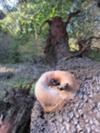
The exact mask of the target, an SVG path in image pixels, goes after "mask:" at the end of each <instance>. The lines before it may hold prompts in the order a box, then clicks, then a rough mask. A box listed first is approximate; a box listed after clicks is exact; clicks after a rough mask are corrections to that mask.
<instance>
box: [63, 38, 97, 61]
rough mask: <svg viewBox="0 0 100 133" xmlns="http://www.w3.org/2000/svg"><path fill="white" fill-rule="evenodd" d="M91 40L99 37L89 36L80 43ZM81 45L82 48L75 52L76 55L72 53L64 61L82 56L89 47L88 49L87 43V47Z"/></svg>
mask: <svg viewBox="0 0 100 133" xmlns="http://www.w3.org/2000/svg"><path fill="white" fill-rule="evenodd" d="M91 39H97V40H98V39H100V37H96V36H91V37H89V38H87V39H86V40H82V42H84V44H85V43H87V42H88V41H90V40H91ZM84 44H82V48H81V50H80V51H78V52H76V53H73V54H72V55H70V56H68V57H65V58H64V60H69V59H71V58H74V57H78V56H80V55H82V54H83V53H84V52H85V51H86V50H87V49H88V48H89V47H90V43H89V42H88V44H87V45H84Z"/></svg>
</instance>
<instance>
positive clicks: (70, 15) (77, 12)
mask: <svg viewBox="0 0 100 133" xmlns="http://www.w3.org/2000/svg"><path fill="white" fill-rule="evenodd" d="M80 12H81V10H77V11H76V12H71V13H69V15H68V18H67V21H66V22H65V26H67V25H68V24H69V23H70V20H71V18H72V17H75V16H76V15H78V14H79V13H80Z"/></svg>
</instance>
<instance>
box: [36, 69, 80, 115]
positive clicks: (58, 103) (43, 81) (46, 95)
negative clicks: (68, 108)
mask: <svg viewBox="0 0 100 133" xmlns="http://www.w3.org/2000/svg"><path fill="white" fill-rule="evenodd" d="M52 79H53V80H56V81H59V83H60V85H64V84H67V85H68V87H69V89H68V91H67V89H66V90H65V89H61V90H60V89H58V87H57V86H50V85H49V84H50V81H51V80H52ZM78 89H79V83H78V81H77V79H76V78H75V77H74V75H73V74H71V73H70V72H68V71H60V70H56V71H48V72H45V73H44V74H42V75H41V77H40V78H39V80H38V81H37V83H36V85H35V96H36V98H37V100H38V101H39V102H40V104H41V106H42V107H43V109H44V111H45V112H54V111H57V110H59V109H61V108H62V107H63V106H64V104H65V103H66V102H68V101H69V100H70V99H73V98H74V95H75V92H76V91H77V90H78Z"/></svg>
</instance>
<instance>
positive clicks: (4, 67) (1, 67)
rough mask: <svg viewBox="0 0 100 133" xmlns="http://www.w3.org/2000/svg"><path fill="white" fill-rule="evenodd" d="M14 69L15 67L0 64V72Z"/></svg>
mask: <svg viewBox="0 0 100 133" xmlns="http://www.w3.org/2000/svg"><path fill="white" fill-rule="evenodd" d="M15 71H16V69H15V68H10V67H6V66H2V65H0V73H6V72H15Z"/></svg>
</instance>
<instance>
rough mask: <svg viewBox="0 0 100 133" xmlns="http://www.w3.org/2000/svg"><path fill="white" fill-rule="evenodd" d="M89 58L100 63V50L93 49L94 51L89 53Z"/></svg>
mask: <svg viewBox="0 0 100 133" xmlns="http://www.w3.org/2000/svg"><path fill="white" fill-rule="evenodd" d="M89 57H90V58H92V59H94V60H97V61H100V49H99V48H92V50H91V51H90V53H89Z"/></svg>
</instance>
